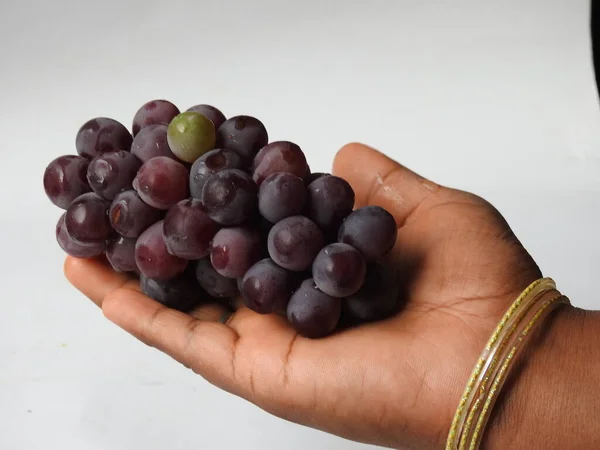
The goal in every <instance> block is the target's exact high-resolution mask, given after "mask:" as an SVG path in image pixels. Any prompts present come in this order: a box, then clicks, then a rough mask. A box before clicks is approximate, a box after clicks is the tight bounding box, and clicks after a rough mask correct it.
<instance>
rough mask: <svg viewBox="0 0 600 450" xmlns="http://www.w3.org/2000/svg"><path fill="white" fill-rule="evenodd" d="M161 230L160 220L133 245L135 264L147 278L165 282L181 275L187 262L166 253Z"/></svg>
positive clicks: (161, 222)
mask: <svg viewBox="0 0 600 450" xmlns="http://www.w3.org/2000/svg"><path fill="white" fill-rule="evenodd" d="M162 230H163V221H162V220H160V221H158V222H156V223H155V224H154V225H152V226H150V227H149V228H148V229H147V230H146V231H144V232H143V233H142V234H141V236H140V237H139V238H138V240H137V242H136V244H135V263H136V265H137V267H138V269H139V270H140V272H141V273H143V274H144V275H146V276H147V277H149V278H154V279H155V280H163V281H166V280H170V279H172V278H175V277H176V276H177V275H179V274H181V273H183V271H184V270H185V268H186V267H187V265H188V261H187V260H185V259H182V258H178V257H176V256H173V255H171V254H170V253H169V252H168V251H167V246H166V245H165V241H164V239H163V233H162Z"/></svg>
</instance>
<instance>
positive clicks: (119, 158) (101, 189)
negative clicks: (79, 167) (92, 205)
mask: <svg viewBox="0 0 600 450" xmlns="http://www.w3.org/2000/svg"><path fill="white" fill-rule="evenodd" d="M141 166H142V163H141V162H140V160H139V159H137V158H136V157H135V155H132V154H131V153H129V152H126V151H125V150H118V151H116V152H108V153H103V154H102V155H99V156H96V157H95V158H94V159H92V161H91V162H90V165H89V166H88V170H87V180H88V183H89V184H90V187H91V188H92V189H93V191H94V192H95V193H96V194H98V195H99V196H100V197H104V198H106V199H108V200H112V199H113V198H115V196H116V195H117V194H118V193H119V192H121V191H124V190H126V189H131V183H132V182H133V179H134V178H135V176H136V174H137V171H138V169H139V168H140V167H141Z"/></svg>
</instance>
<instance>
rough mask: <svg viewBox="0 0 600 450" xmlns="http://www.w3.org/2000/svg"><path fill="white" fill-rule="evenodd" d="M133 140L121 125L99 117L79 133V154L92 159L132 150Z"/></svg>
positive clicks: (85, 124)
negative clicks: (106, 154) (119, 151)
mask: <svg viewBox="0 0 600 450" xmlns="http://www.w3.org/2000/svg"><path fill="white" fill-rule="evenodd" d="M132 141H133V138H132V137H131V134H130V133H129V131H127V128H125V127H124V126H123V125H122V124H121V123H119V122H117V121H116V120H113V119H108V118H106V117H97V118H96V119H92V120H89V121H87V122H86V123H84V124H83V125H82V126H81V128H80V129H79V131H78V133H77V137H76V139H75V146H76V147H77V153H79V154H80V155H81V156H83V157H85V158H88V159H92V158H94V157H96V156H98V155H101V154H102V153H106V152H114V151H115V150H128V149H129V148H131V142H132Z"/></svg>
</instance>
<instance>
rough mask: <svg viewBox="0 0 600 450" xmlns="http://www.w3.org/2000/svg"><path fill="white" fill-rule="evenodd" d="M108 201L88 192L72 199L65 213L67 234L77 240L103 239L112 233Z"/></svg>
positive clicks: (91, 240)
mask: <svg viewBox="0 0 600 450" xmlns="http://www.w3.org/2000/svg"><path fill="white" fill-rule="evenodd" d="M109 206H110V202H109V201H107V200H105V199H103V198H102V197H100V196H98V195H97V194H94V193H93V192H88V193H87V194H82V195H80V196H79V197H77V198H76V199H75V200H73V203H71V205H70V206H69V208H68V209H67V213H66V215H65V225H66V227H67V231H68V232H69V235H70V236H71V237H72V238H73V239H75V240H76V241H79V242H93V241H103V240H105V239H108V237H109V236H110V235H111V233H112V228H111V226H110V221H109V220H108V208H109Z"/></svg>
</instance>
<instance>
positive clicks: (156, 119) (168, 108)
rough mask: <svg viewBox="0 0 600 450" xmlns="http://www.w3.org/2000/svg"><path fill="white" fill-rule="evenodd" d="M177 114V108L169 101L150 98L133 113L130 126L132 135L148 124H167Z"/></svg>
mask: <svg viewBox="0 0 600 450" xmlns="http://www.w3.org/2000/svg"><path fill="white" fill-rule="evenodd" d="M177 114H179V108H177V106H175V105H174V104H173V103H171V102H170V101H167V100H152V101H150V102H148V103H146V104H144V105H142V107H141V108H140V109H138V111H137V112H136V113H135V116H134V117H133V126H132V131H133V135H134V136H135V135H136V134H138V133H139V132H140V130H142V129H143V128H145V127H147V126H148V125H154V124H157V123H166V124H168V123H169V122H171V120H173V117H175V116H176V115H177Z"/></svg>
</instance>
